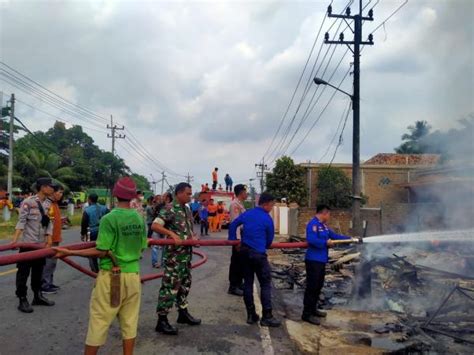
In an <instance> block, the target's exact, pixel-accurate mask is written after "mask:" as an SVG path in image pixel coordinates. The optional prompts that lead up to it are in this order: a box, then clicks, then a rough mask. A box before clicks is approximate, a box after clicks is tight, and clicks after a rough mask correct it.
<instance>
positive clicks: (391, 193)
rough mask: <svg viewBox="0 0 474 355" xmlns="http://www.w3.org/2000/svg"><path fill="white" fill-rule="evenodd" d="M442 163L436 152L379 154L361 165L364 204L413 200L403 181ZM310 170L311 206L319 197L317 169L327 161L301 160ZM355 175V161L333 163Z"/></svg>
mask: <svg viewBox="0 0 474 355" xmlns="http://www.w3.org/2000/svg"><path fill="white" fill-rule="evenodd" d="M438 162H439V155H436V154H392V153H380V154H377V155H375V156H374V157H372V158H370V159H369V160H367V161H365V162H364V163H363V164H362V165H361V180H362V193H363V194H364V196H365V197H367V204H366V205H365V206H364V207H367V208H374V207H375V208H376V207H381V206H382V205H383V204H385V203H410V202H411V201H410V198H411V196H412V194H411V193H410V191H409V190H408V189H407V188H406V186H405V185H404V184H407V183H410V182H411V181H412V176H413V174H414V173H415V172H416V171H419V170H420V169H426V168H431V167H434V166H435V165H437V164H438ZM300 165H301V166H302V167H304V168H305V169H306V170H307V181H308V191H309V198H308V207H314V205H315V204H316V201H317V198H318V191H317V188H316V186H317V179H318V171H319V170H320V169H321V168H324V167H326V166H327V164H314V163H302V164H300ZM332 166H333V167H335V168H339V169H341V170H342V171H343V172H344V173H345V174H347V176H348V177H349V178H352V164H332Z"/></svg>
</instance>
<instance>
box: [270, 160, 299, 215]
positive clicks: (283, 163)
mask: <svg viewBox="0 0 474 355" xmlns="http://www.w3.org/2000/svg"><path fill="white" fill-rule="evenodd" d="M305 176H306V171H305V169H304V168H303V167H301V166H299V165H295V163H294V161H293V159H291V158H290V157H286V156H285V157H282V158H280V159H278V160H277V161H276V165H275V167H274V168H273V171H272V172H271V173H269V174H267V179H266V185H267V191H268V192H269V193H271V194H272V195H273V196H275V198H277V199H282V198H286V199H287V200H288V202H296V203H298V204H299V205H300V206H302V205H304V204H305V203H306V199H307V194H308V191H307V188H306V181H305Z"/></svg>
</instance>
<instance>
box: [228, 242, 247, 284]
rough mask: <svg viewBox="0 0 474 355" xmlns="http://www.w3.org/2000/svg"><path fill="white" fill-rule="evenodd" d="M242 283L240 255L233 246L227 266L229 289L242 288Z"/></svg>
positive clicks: (242, 273)
mask: <svg viewBox="0 0 474 355" xmlns="http://www.w3.org/2000/svg"><path fill="white" fill-rule="evenodd" d="M243 281H244V270H243V263H242V254H241V252H240V251H238V250H237V249H236V248H235V246H233V247H232V256H231V257H230V265H229V283H230V287H238V288H240V287H242V284H243Z"/></svg>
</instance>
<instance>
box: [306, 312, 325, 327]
mask: <svg viewBox="0 0 474 355" xmlns="http://www.w3.org/2000/svg"><path fill="white" fill-rule="evenodd" d="M301 319H302V320H303V321H304V322H308V323H311V324H314V325H320V324H321V322H320V321H319V318H317V317H316V316H314V315H312V314H306V313H303V315H302V316H301Z"/></svg>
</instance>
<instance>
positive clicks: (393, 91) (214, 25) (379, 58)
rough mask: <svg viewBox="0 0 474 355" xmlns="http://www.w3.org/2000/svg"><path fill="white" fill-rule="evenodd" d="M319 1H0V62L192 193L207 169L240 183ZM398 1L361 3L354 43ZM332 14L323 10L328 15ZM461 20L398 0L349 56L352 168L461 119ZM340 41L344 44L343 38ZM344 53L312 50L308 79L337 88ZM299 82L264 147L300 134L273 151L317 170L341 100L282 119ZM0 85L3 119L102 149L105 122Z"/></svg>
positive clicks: (301, 60)
mask: <svg viewBox="0 0 474 355" xmlns="http://www.w3.org/2000/svg"><path fill="white" fill-rule="evenodd" d="M368 1H369V0H364V1H363V3H364V5H365V4H367V3H368ZM329 2H330V1H209V2H190V1H182V2H181V1H167V2H164V1H163V2H162V1H21V0H18V1H5V0H0V7H1V8H0V10H1V15H0V16H1V17H0V36H1V37H0V42H1V43H0V44H1V47H0V57H1V60H2V61H3V62H5V63H6V64H8V65H10V66H11V67H13V68H15V69H16V70H18V71H19V72H21V73H23V74H25V75H27V76H28V77H30V78H32V79H34V80H36V81H37V82H39V83H41V84H42V85H44V86H45V87H47V88H49V89H50V90H52V91H53V92H55V93H57V94H59V95H61V96H63V97H65V98H67V99H68V100H70V101H71V102H74V103H77V104H78V105H81V106H83V107H86V108H88V109H89V110H91V111H93V112H95V113H97V114H98V115H100V116H102V117H105V118H108V117H109V116H110V115H111V114H113V116H114V118H115V120H116V121H117V122H119V123H120V124H124V125H125V126H126V127H127V129H128V130H129V131H130V132H132V134H133V136H134V137H136V138H138V139H139V140H140V141H141V142H142V144H143V145H144V146H145V147H146V148H147V150H148V151H149V152H150V153H151V154H152V155H153V157H154V158H155V159H156V160H157V161H159V162H161V163H163V164H164V165H166V167H167V168H169V169H171V170H172V171H173V172H178V173H180V174H186V173H187V172H190V173H191V175H193V176H195V183H196V184H200V183H201V182H203V181H208V180H209V179H210V171H211V169H212V168H213V167H214V166H218V167H220V170H221V171H222V172H223V173H226V172H229V173H230V174H231V175H232V176H233V177H234V181H248V179H249V178H252V177H254V176H255V168H254V164H255V163H256V162H258V161H259V160H261V159H262V156H263V155H264V153H265V152H266V150H267V147H268V146H269V144H270V142H271V141H272V138H273V136H274V134H275V131H276V130H277V128H278V125H279V123H280V120H281V119H282V117H283V115H284V113H285V110H286V108H287V106H288V103H289V101H290V99H291V96H292V94H293V90H294V89H295V86H296V83H297V81H298V78H299V76H300V74H301V72H302V69H303V67H304V64H305V61H306V59H307V57H308V54H309V52H310V49H311V47H312V44H313V41H314V39H315V37H316V35H317V32H318V29H319V28H320V26H321V23H322V21H323V19H324V16H325V12H326V8H327V5H328V4H329ZM403 2H404V1H403V0H380V1H376V0H373V1H372V4H369V6H368V7H367V9H366V11H367V10H368V9H369V8H370V7H371V6H372V5H374V4H376V3H377V5H376V7H375V9H374V18H375V21H374V22H373V23H370V22H366V23H365V24H364V37H365V36H366V35H368V34H369V33H370V32H371V29H372V30H373V29H374V28H376V27H377V26H378V25H379V24H380V23H381V22H382V21H383V20H385V19H386V18H387V17H388V16H389V15H390V14H391V13H392V12H393V11H394V10H395V9H396V8H397V7H398V6H400V4H402V3H403ZM356 3H357V1H356ZM345 4H347V1H345V0H344V1H343V0H334V1H333V9H334V10H333V11H334V12H340V11H342V10H343V8H344V6H345ZM356 8H357V6H355V4H353V6H352V9H353V12H355V11H356ZM473 14H474V2H473V1H471V0H431V1H426V0H417V1H413V0H411V1H409V2H408V3H407V4H406V5H405V6H404V7H403V8H402V9H401V10H400V12H398V13H397V14H396V15H395V16H394V17H392V18H391V19H390V20H389V21H387V23H386V24H385V26H382V27H380V28H379V29H378V30H377V31H376V32H375V34H374V41H375V45H374V46H372V47H366V48H364V49H363V52H362V58H361V63H362V66H361V72H362V74H361V75H362V81H361V97H362V101H361V135H362V141H361V154H362V158H363V159H367V158H369V157H370V156H372V155H374V154H376V153H379V152H392V151H393V148H394V147H395V146H397V145H399V144H400V136H401V135H402V134H403V133H404V131H405V129H406V126H407V125H409V124H411V123H413V122H414V121H415V120H427V121H429V122H430V124H431V125H432V126H433V127H434V128H439V129H446V128H449V127H452V126H455V125H456V120H458V119H460V118H462V117H465V116H466V115H467V114H469V113H471V112H474V107H473V97H474V96H473V86H474V83H473V82H474V76H473V75H474V74H473V53H474V34H473V32H474V30H473V21H472V16H473ZM333 23H334V20H333V19H329V18H327V19H326V20H325V22H324V26H323V30H322V33H321V35H320V37H319V39H318V42H317V44H316V47H315V50H314V53H313V56H312V57H311V58H310V62H309V69H310V68H311V67H312V66H313V64H314V62H315V59H316V54H317V52H318V51H319V48H320V46H321V41H322V39H323V38H322V37H323V34H324V32H325V31H326V30H327V29H328V28H329V27H330V26H331V25H332V28H331V31H330V33H331V35H337V33H336V29H337V28H338V26H339V22H337V23H335V24H333ZM345 27H346V26H345V25H342V26H341V27H340V30H339V32H341V31H342V30H343V29H345ZM345 36H346V39H348V38H350V37H351V32H350V30H349V29H347V30H346V31H345ZM334 48H335V49H334ZM333 49H334V55H333V56H332V60H331V61H329V58H330V56H331V54H332V53H333ZM345 50H346V49H345V47H343V46H334V47H330V46H327V45H323V48H322V49H321V54H320V57H319V59H318V62H317V63H316V68H318V67H320V68H321V69H320V72H319V76H322V77H323V78H324V79H326V80H329V78H331V79H330V80H331V82H332V83H334V84H338V83H339V82H340V81H341V80H342V78H343V77H344V74H345V73H346V72H347V70H348V69H349V67H350V63H351V61H352V58H351V56H350V55H349V54H347V55H346V56H345V57H343V55H344V52H345ZM326 52H327V53H328V54H327V56H326V57H324V55H325V53H326ZM323 58H325V61H323V60H322V59H323ZM341 58H342V62H341V65H340V66H339V67H336V66H337V63H338V62H339V61H340V60H341ZM326 67H327V69H326V71H324V69H325V68H326ZM333 73H334V74H333ZM1 78H2V76H0V79H1ZM3 78H4V77H3ZM308 78H309V71H308V72H307V74H306V76H305V77H304V78H303V81H302V82H303V85H302V87H301V90H299V91H298V92H297V94H296V96H295V102H294V104H293V105H292V106H291V108H290V111H289V114H288V115H287V118H286V119H285V121H284V123H283V125H282V129H281V130H280V134H279V136H278V137H277V139H276V142H277V143H278V142H279V141H280V139H281V138H282V136H283V134H285V133H287V132H290V134H289V136H288V139H287V140H286V143H288V142H289V137H291V136H292V135H293V132H294V130H295V129H296V128H297V127H298V126H301V127H300V129H299V130H298V131H297V133H296V135H295V137H294V139H293V141H292V142H291V144H290V145H289V146H288V149H287V150H286V152H287V153H293V152H294V153H293V154H292V156H293V158H294V159H295V161H297V162H303V161H308V160H311V161H313V162H315V161H329V160H330V159H331V157H332V155H333V153H334V149H335V145H336V143H337V141H338V139H337V138H336V139H334V137H337V135H338V134H339V133H338V131H337V127H338V125H339V123H340V120H341V118H342V117H343V113H344V110H345V109H346V107H347V105H348V99H347V97H345V96H344V95H342V94H336V95H335V96H334V99H333V100H331V101H329V100H330V98H331V96H332V94H333V91H332V89H330V88H327V89H326V90H324V91H323V90H322V89H323V88H322V87H321V88H319V91H318V92H317V93H316V96H315V97H319V95H321V97H320V99H319V100H318V101H317V102H316V105H315V106H314V109H313V110H312V111H310V112H309V114H308V115H307V116H306V119H305V120H304V121H302V118H303V117H304V116H303V114H304V112H305V111H306V108H307V107H308V106H307V105H308V104H309V101H310V100H309V99H310V98H311V96H312V95H313V93H314V91H315V90H316V86H314V85H310V87H309V88H310V91H309V92H308V94H307V96H306V99H305V100H304V101H303V103H302V104H301V108H300V110H299V112H298V114H296V116H295V109H296V103H298V102H299V101H300V99H301V97H302V94H303V90H302V89H304V86H305V84H306V82H307V80H308ZM351 82H352V77H351V76H348V77H347V78H346V80H344V81H343V83H342V86H341V88H343V89H345V90H347V91H351V90H352V89H351V86H352V84H351ZM0 88H1V90H2V91H4V92H5V93H8V94H9V93H11V92H15V93H16V96H17V98H18V99H19V100H20V101H21V102H19V103H18V106H17V112H18V113H17V116H18V117H20V118H22V119H23V121H24V122H25V123H26V124H27V125H28V126H29V127H31V128H32V129H35V130H40V129H47V128H48V127H50V126H51V125H52V124H53V122H54V120H55V119H54V118H53V117H52V116H48V115H46V114H45V113H44V112H48V113H49V114H53V115H55V116H59V117H61V118H63V119H64V120H66V121H69V122H72V123H77V124H83V125H84V126H87V127H89V128H94V129H98V131H97V130H92V129H87V128H86V129H85V131H86V132H88V133H89V134H90V135H91V136H93V137H94V139H95V140H96V142H97V143H98V145H99V146H100V147H101V148H103V149H110V140H108V139H107V138H106V133H105V130H104V128H101V127H103V126H104V125H105V121H102V120H101V119H99V118H97V119H96V120H90V119H89V122H86V121H84V119H85V118H84V117H81V118H82V119H83V120H82V121H81V120H79V118H78V117H77V116H74V115H71V114H69V113H67V112H65V111H64V110H59V109H58V108H57V107H53V106H51V105H49V104H48V103H46V102H44V101H43V102H42V101H41V100H38V99H37V98H35V97H33V96H32V95H31V94H29V93H25V92H23V91H21V90H19V89H18V88H14V87H12V85H11V84H9V83H7V82H5V81H0ZM328 102H329V105H327V104H328ZM26 104H29V105H32V106H34V107H36V108H37V109H35V110H34V109H31V108H30V107H28V106H27V105H26ZM326 105H327V108H326V110H324V107H325V106H326ZM39 110H41V111H42V112H41V111H39ZM323 110H324V112H323V113H322V114H321V112H322V111H323ZM293 117H295V119H294V121H293V124H292V125H291V126H290V121H291V119H292V118H293ZM89 118H90V117H89ZM316 120H317V122H316ZM351 124H352V121H351V117H350V116H349V120H348V123H347V127H346V129H345V131H344V135H343V141H342V146H341V147H340V148H339V150H338V153H337V156H336V159H335V161H337V162H349V161H350V159H351V158H350V157H351V135H352V131H351ZM311 127H313V129H312V130H311V131H309V129H310V128H311ZM339 127H342V125H339ZM339 131H340V130H339ZM125 134H126V135H129V133H128V132H125ZM129 136H130V135H129ZM305 136H307V138H306V139H305V140H304V141H303V142H302V140H303V138H304V137H305ZM331 141H332V142H333V144H332V145H331V146H330V143H331ZM127 142H128V141H127V140H125V141H120V144H119V145H118V146H117V152H118V154H119V155H120V156H122V157H123V158H124V159H125V160H126V162H127V163H128V164H129V165H130V166H131V167H132V169H134V170H135V171H137V172H139V173H142V174H144V175H147V176H149V175H150V173H152V174H154V175H155V176H156V177H157V176H158V175H159V172H160V168H159V166H158V162H155V163H153V162H150V161H149V160H145V159H144V158H143V154H140V153H137V152H134V149H133V148H135V149H136V150H140V149H138V148H137V147H136V145H134V144H133V143H131V142H130V144H131V145H132V146H130V145H128V144H129V143H127ZM301 142H302V143H301ZM286 143H285V144H282V145H283V146H285V145H286ZM300 143H301V144H300ZM274 145H276V144H274ZM296 147H298V148H297V149H295V148H296ZM328 147H329V149H328ZM272 151H273V149H271V150H270V153H272ZM276 151H277V152H276V153H274V154H267V157H266V158H267V161H270V162H271V161H272V160H273V159H274V155H275V154H277V153H278V152H279V151H280V149H276ZM326 152H327V154H325V153H326ZM279 153H282V152H281V151H280V152H279ZM179 179H180V177H178V176H173V177H170V182H171V183H173V182H176V181H177V180H179Z"/></svg>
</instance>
